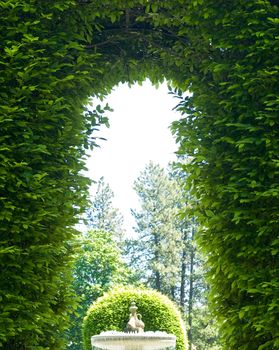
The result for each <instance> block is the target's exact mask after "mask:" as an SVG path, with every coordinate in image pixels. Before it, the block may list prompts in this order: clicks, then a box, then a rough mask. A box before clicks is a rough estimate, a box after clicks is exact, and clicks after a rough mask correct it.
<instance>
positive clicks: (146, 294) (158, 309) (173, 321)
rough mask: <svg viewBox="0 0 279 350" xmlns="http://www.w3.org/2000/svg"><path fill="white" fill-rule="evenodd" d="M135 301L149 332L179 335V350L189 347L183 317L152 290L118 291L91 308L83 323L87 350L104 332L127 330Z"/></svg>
mask: <svg viewBox="0 0 279 350" xmlns="http://www.w3.org/2000/svg"><path fill="white" fill-rule="evenodd" d="M131 301H135V302H136V305H137V306H138V310H139V313H140V314H141V315H142V318H143V321H144V323H145V331H165V332H167V333H169V334H175V335H176V348H177V350H183V349H185V348H186V347H187V343H186V333H185V328H184V325H183V321H182V318H181V315H180V313H179V311H178V309H177V308H176V306H175V305H174V304H173V302H172V301H170V300H169V299H168V298H167V297H166V296H164V295H162V294H161V293H158V292H156V291H154V290H149V289H135V288H132V287H117V288H115V289H114V290H111V291H110V292H108V293H106V294H105V295H104V296H103V297H101V298H99V299H97V301H96V302H95V303H94V304H93V305H92V306H91V307H90V308H89V310H88V312H87V316H86V317H85V318H84V322H83V339H84V341H83V343H84V349H85V350H90V349H91V345H90V338H91V336H93V335H95V334H99V333H100V332H103V331H108V330H116V331H122V330H124V328H125V326H126V323H127V321H128V318H129V307H130V304H131Z"/></svg>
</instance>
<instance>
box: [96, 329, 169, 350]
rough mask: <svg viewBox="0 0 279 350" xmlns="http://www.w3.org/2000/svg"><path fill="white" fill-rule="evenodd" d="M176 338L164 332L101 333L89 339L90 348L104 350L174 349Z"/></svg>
mask: <svg viewBox="0 0 279 350" xmlns="http://www.w3.org/2000/svg"><path fill="white" fill-rule="evenodd" d="M175 343H176V337H175V336H174V335H172V334H167V333H165V332H144V333H123V332H103V333H101V334H99V335H94V336H93V337H91V345H92V348H99V349H105V350H159V349H165V348H173V349H175Z"/></svg>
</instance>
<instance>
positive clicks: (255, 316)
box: [175, 1, 279, 350]
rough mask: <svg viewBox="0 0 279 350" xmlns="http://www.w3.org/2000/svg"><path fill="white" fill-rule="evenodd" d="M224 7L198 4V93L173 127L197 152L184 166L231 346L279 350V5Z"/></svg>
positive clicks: (215, 301) (184, 145) (194, 12)
mask: <svg viewBox="0 0 279 350" xmlns="http://www.w3.org/2000/svg"><path fill="white" fill-rule="evenodd" d="M200 3H203V2H200ZM221 3H222V7H220V2H218V1H217V2H216V1H206V2H204V4H203V6H200V7H199V8H198V7H196V8H195V6H194V2H193V3H192V9H191V16H192V18H188V21H189V23H190V25H191V27H192V30H193V32H192V35H193V37H192V38H193V46H195V51H196V55H195V62H194V64H193V68H192V71H193V73H192V74H191V76H190V77H189V80H190V81H191V89H192V91H193V95H192V96H191V97H187V98H185V99H184V100H183V101H181V103H180V104H179V106H178V109H179V110H180V111H181V112H182V113H184V114H185V117H184V118H183V119H182V120H181V121H180V122H178V123H177V124H176V125H175V129H176V132H177V136H178V140H179V141H180V142H181V149H180V151H181V153H182V154H184V153H185V152H187V153H188V154H189V155H190V156H191V157H192V161H191V163H190V164H189V166H184V169H187V171H188V172H190V174H191V176H190V179H189V182H188V186H189V188H191V189H192V193H193V195H194V196H195V197H196V199H197V200H198V202H197V203H198V206H196V210H195V215H197V216H198V220H199V222H200V223H201V224H202V225H203V227H204V229H203V230H202V231H201V232H200V234H199V241H200V245H201V247H202V248H203V249H204V252H205V253H206V255H207V260H208V265H209V268H210V272H209V281H210V284H211V290H212V292H211V301H212V306H213V309H214V310H215V314H216V315H217V317H218V319H219V321H220V324H221V325H222V328H221V331H222V335H223V338H224V346H225V348H226V349H241V350H244V349H247V350H248V349H249V350H254V349H260V350H261V349H278V348H279V331H278V329H279V328H278V327H279V303H278V295H279V294H278V292H279V279H278V276H279V274H278V271H279V265H278V263H279V260H278V254H279V240H278V205H279V197H278V190H279V189H278V183H279V181H278V180H279V176H278V175H279V170H278V164H279V163H278V154H279V153H278V139H279V138H278V136H279V135H278V130H279V129H278V102H279V100H278V92H279V85H278V60H277V55H278V40H276V39H275V38H276V35H277V36H278V24H279V22H278V14H279V8H278V7H277V6H275V2H271V1H245V2H241V1H231V2H221ZM213 24H214V25H213ZM196 26H198V27H199V31H200V32H201V33H202V35H203V37H204V38H205V41H207V45H204V47H203V48H201V47H200V46H199V44H198V43H199V41H200V40H201V37H200V36H199V33H196V34H195V33H194V28H196ZM194 43H196V45H194Z"/></svg>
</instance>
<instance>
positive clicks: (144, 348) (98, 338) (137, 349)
mask: <svg viewBox="0 0 279 350" xmlns="http://www.w3.org/2000/svg"><path fill="white" fill-rule="evenodd" d="M137 310H138V308H137V306H136V304H135V303H134V302H132V304H131V306H130V318H129V321H128V323H127V326H126V328H125V331H124V332H116V331H108V332H102V333H101V334H99V335H94V336H93V337H91V345H92V349H94V348H99V349H105V350H160V349H167V348H172V349H175V343H176V337H175V335H173V334H167V333H165V332H144V323H143V321H142V319H141V315H140V314H138V313H137Z"/></svg>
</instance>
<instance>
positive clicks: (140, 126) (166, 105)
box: [87, 81, 179, 234]
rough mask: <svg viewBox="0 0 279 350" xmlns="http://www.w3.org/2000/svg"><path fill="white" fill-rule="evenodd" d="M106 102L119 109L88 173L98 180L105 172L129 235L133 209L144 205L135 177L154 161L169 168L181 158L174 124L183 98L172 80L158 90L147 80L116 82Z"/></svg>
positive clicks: (102, 130)
mask: <svg viewBox="0 0 279 350" xmlns="http://www.w3.org/2000/svg"><path fill="white" fill-rule="evenodd" d="M106 102H107V103H108V104H109V105H110V107H111V108H113V110H114V111H113V112H112V113H107V116H108V117H109V122H110V128H109V129H107V128H106V127H103V128H101V130H100V132H99V136H101V137H105V138H106V139H107V141H99V144H100V145H101V147H100V148H95V149H94V150H93V152H92V155H91V157H90V158H89V159H88V163H87V167H88V170H89V173H88V174H87V175H88V176H89V177H90V178H91V179H93V180H98V179H99V178H100V177H101V176H104V179H105V182H107V183H109V185H110V187H111V189H112V191H113V192H114V195H115V198H114V206H115V207H117V208H119V209H120V211H121V213H122V215H123V216H124V225H125V229H126V231H127V234H129V232H130V233H132V227H133V226H134V221H133V217H132V216H131V214H130V209H131V208H136V207H137V205H138V202H137V195H136V193H135V191H134V190H133V189H132V187H133V182H134V180H135V179H136V178H137V177H138V176H139V173H140V172H141V171H142V170H143V169H144V167H145V165H146V164H147V163H148V162H149V161H150V160H152V161H154V162H156V163H159V164H160V165H161V166H163V167H166V166H167V164H168V163H169V162H170V161H171V160H174V159H175V155H174V152H175V151H176V149H177V146H176V144H175V140H174V137H173V136H172V135H171V132H170V130H169V126H170V124H171V122H172V121H174V120H176V119H178V118H179V114H178V113H177V112H174V111H172V108H173V107H174V106H175V105H176V103H177V100H176V99H174V98H173V97H172V95H168V89H167V84H163V85H161V86H160V87H159V88H158V89H156V88H155V87H153V86H152V85H151V83H150V82H149V81H146V82H144V83H143V85H142V86H139V85H137V84H136V85H133V86H132V87H131V88H129V87H128V86H127V85H126V84H124V85H123V84H121V85H120V86H117V87H115V89H114V91H113V92H112V93H111V94H110V95H109V97H108V99H107V100H106V101H105V102H104V103H106ZM94 189H95V186H93V188H92V192H93V191H94Z"/></svg>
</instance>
